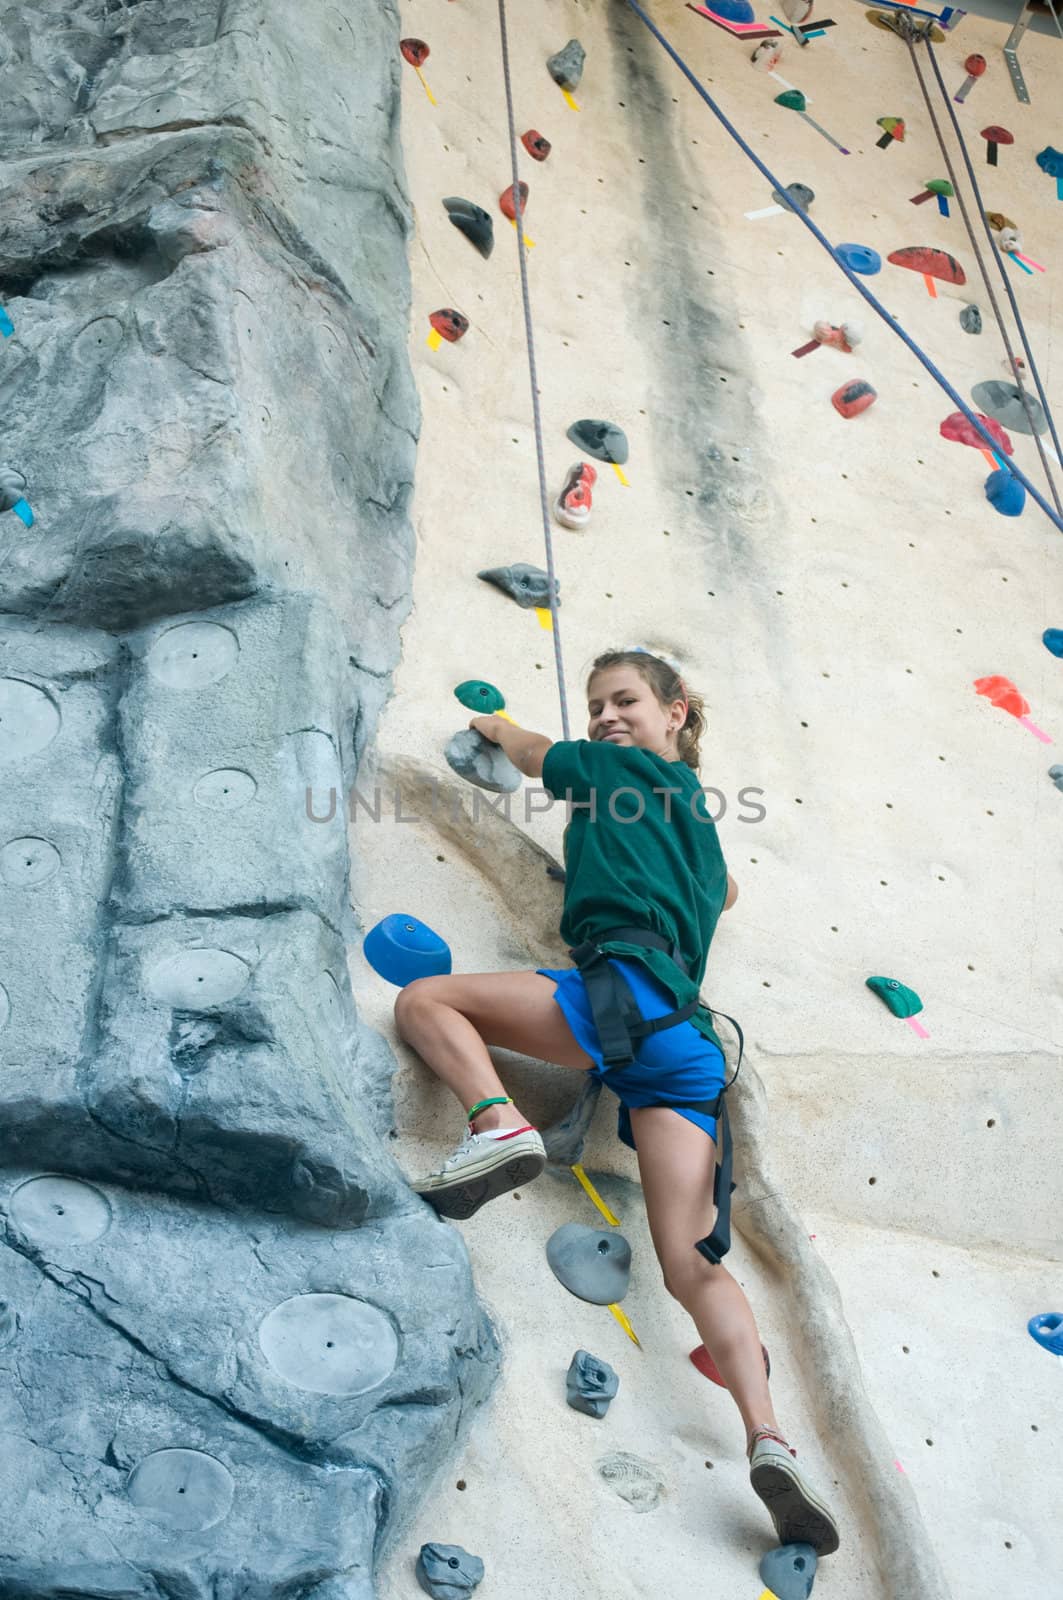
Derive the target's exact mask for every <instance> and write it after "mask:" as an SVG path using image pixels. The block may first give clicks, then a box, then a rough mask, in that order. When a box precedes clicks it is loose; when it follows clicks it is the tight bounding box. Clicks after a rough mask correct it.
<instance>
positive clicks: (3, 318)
mask: <svg viewBox="0 0 1063 1600" xmlns="http://www.w3.org/2000/svg"><path fill="white" fill-rule="evenodd" d="M14 331H15V324H14V323H13V322H12V320H11V318H10V317H9V316H8V314H7V312H6V311H5V310H4V308H3V306H0V333H2V334H3V336H4V338H5V339H10V337H11V335H12V334H13V333H14Z"/></svg>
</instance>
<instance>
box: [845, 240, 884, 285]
mask: <svg viewBox="0 0 1063 1600" xmlns="http://www.w3.org/2000/svg"><path fill="white" fill-rule="evenodd" d="M834 253H835V255H836V256H838V257H839V258H840V259H841V261H843V262H844V264H845V265H846V266H847V267H848V268H849V271H850V272H858V273H861V274H862V275H863V276H864V277H865V278H872V277H874V275H875V273H876V272H881V271H882V257H881V256H880V255H879V253H878V251H877V250H872V248H871V246H870V245H869V244H836V245H835V246H834Z"/></svg>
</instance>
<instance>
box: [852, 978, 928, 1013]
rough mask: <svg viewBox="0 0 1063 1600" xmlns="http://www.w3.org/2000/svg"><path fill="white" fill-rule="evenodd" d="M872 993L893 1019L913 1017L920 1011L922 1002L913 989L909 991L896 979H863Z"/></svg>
mask: <svg viewBox="0 0 1063 1600" xmlns="http://www.w3.org/2000/svg"><path fill="white" fill-rule="evenodd" d="M864 982H865V983H866V984H867V987H868V988H869V989H870V990H871V991H872V993H874V994H877V995H878V997H879V999H880V1000H884V1001H885V1002H886V1004H887V1005H888V1006H889V1008H890V1010H891V1011H892V1012H893V1015H894V1016H895V1017H914V1016H915V1015H916V1013H917V1012H919V1011H922V1009H923V1002H922V1001H921V1000H920V998H919V996H918V995H917V994H916V992H915V990H914V989H909V988H908V987H907V986H906V985H905V984H903V983H901V982H900V980H899V979H897V978H865V979H864Z"/></svg>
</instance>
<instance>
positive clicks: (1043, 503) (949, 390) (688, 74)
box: [499, 0, 1063, 533]
mask: <svg viewBox="0 0 1063 1600" xmlns="http://www.w3.org/2000/svg"><path fill="white" fill-rule="evenodd" d="M626 3H627V5H629V6H630V7H631V10H632V11H633V12H634V13H635V15H636V16H637V17H638V18H639V20H640V22H643V23H644V24H645V25H646V27H647V28H648V29H649V31H650V33H652V34H653V36H654V38H655V39H656V40H657V43H658V44H659V45H660V46H661V47H662V49H664V50H665V51H666V52H667V53H668V55H670V56H671V58H672V60H673V61H674V62H675V64H676V66H677V67H678V68H679V70H680V72H681V73H682V74H683V76H684V77H685V78H687V79H688V80H689V82H690V83H691V84H692V85H693V87H694V89H695V90H696V92H697V93H698V94H699V95H700V96H701V98H702V99H703V100H704V102H705V104H706V105H707V106H708V108H709V110H710V111H711V112H712V114H713V116H714V117H715V118H716V119H717V121H718V122H720V123H721V124H722V125H723V127H724V128H725V129H726V130H727V132H728V133H729V134H730V135H731V138H732V139H733V140H734V141H735V143H736V144H737V145H738V147H739V149H740V150H741V151H742V152H743V154H744V155H747V156H748V157H749V159H750V161H752V163H753V165H754V166H755V167H756V168H757V170H758V172H760V173H762V174H763V176H764V177H765V178H766V179H767V180H768V182H769V183H770V184H771V186H772V188H773V189H775V190H778V191H779V192H780V193H782V192H783V191H784V188H785V186H784V184H783V183H782V181H781V179H779V178H777V177H776V176H775V174H774V173H773V172H771V171H769V169H768V168H767V167H766V166H765V165H764V163H763V161H761V159H760V157H759V156H758V155H756V153H755V152H754V151H753V150H751V149H750V147H749V145H748V144H747V143H746V141H745V140H744V139H743V138H742V135H741V134H740V133H739V132H738V129H737V128H736V127H735V126H734V125H733V123H731V122H730V121H729V120H728V118H727V116H726V115H725V114H724V112H723V111H722V110H721V109H720V107H719V106H718V105H717V104H716V102H715V100H714V99H713V98H712V96H711V95H710V94H709V92H708V90H707V89H706V88H705V86H704V84H703V83H702V82H701V80H700V79H699V78H698V77H696V76H695V74H694V73H693V72H692V71H691V70H690V68H689V67H688V66H687V64H686V62H685V61H684V60H683V57H682V56H681V55H680V54H679V52H678V50H676V49H674V48H673V46H672V45H671V44H669V42H668V40H667V39H666V38H665V36H664V34H663V33H662V32H661V30H660V29H659V28H658V27H657V25H656V23H655V22H653V21H652V20H651V18H650V17H648V16H647V15H646V13H645V11H644V10H643V9H642V7H641V5H640V4H639V0H626ZM499 4H500V5H501V4H502V0H499ZM794 215H795V216H796V217H797V218H798V219H799V221H801V222H802V223H803V224H804V226H805V227H806V228H807V229H808V231H809V232H810V233H811V234H812V236H813V238H815V239H817V240H818V241H819V243H820V244H821V245H822V246H823V248H824V250H826V252H827V254H828V255H829V256H830V258H831V260H832V261H833V262H834V264H835V266H836V267H837V268H838V270H839V271H840V272H842V273H843V274H844V275H845V277H846V278H847V279H848V280H849V282H850V283H851V284H852V286H853V288H854V289H855V290H856V292H857V293H858V294H859V295H860V296H861V297H862V298H863V299H864V300H866V301H867V303H868V305H869V306H870V307H871V309H872V310H873V311H874V312H875V314H876V316H879V317H881V318H882V320H883V322H884V323H885V324H886V325H887V327H889V328H891V329H892V331H893V332H894V333H895V334H896V335H897V337H898V338H899V339H900V340H901V341H902V343H903V344H905V345H907V347H908V349H909V350H910V351H911V352H912V354H913V355H914V356H915V358H916V360H917V361H918V362H919V363H920V365H921V366H923V367H925V369H926V371H927V372H928V373H929V374H930V376H931V377H932V378H933V379H934V382H935V383H937V384H938V385H939V386H940V387H941V388H942V389H943V390H944V391H945V393H946V394H947V395H948V397H949V399H950V400H951V401H952V403H953V405H954V406H955V407H956V409H957V411H961V412H962V413H963V415H964V416H965V417H966V418H967V421H968V422H969V423H970V424H971V426H972V427H973V428H974V430H975V432H976V433H977V434H978V435H979V437H980V438H981V439H983V440H984V441H985V447H986V449H987V450H991V451H993V453H994V454H995V455H996V456H997V459H998V460H1000V461H1001V463H1002V465H1003V467H1004V469H1005V470H1006V471H1007V472H1010V473H1011V475H1012V477H1013V478H1016V479H1017V480H1018V482H1019V483H1021V484H1022V486H1023V488H1024V489H1025V490H1026V492H1027V494H1028V495H1029V496H1030V499H1031V500H1032V501H1033V502H1034V504H1035V505H1038V506H1040V508H1041V510H1042V511H1043V512H1044V514H1045V516H1046V517H1047V518H1048V520H1049V522H1051V523H1052V525H1053V527H1055V528H1057V529H1058V530H1059V532H1060V533H1063V517H1060V516H1059V515H1058V514H1057V513H1056V512H1055V511H1053V509H1052V507H1051V506H1050V505H1049V504H1048V501H1047V500H1046V499H1045V498H1044V496H1043V495H1042V494H1041V492H1040V490H1038V489H1037V488H1035V487H1034V485H1033V484H1032V483H1031V482H1030V480H1029V478H1028V477H1027V476H1026V474H1025V473H1024V472H1023V471H1021V469H1020V468H1019V467H1017V466H1016V465H1015V464H1014V463H1013V461H1012V460H1011V458H1010V457H1009V456H1005V455H1003V453H1002V452H1001V450H1000V446H999V444H998V443H997V441H996V439H994V438H993V435H992V434H991V433H990V432H989V430H988V429H987V428H986V427H985V426H984V425H983V424H982V423H981V422H980V421H979V420H978V418H977V417H976V416H975V414H974V412H973V411H972V410H971V408H970V406H969V405H968V404H967V402H966V401H965V400H963V399H961V397H960V395H959V394H958V393H957V392H956V390H955V389H954V388H953V387H952V384H951V383H950V382H949V380H948V379H947V378H946V377H945V375H944V373H942V372H940V371H939V370H938V368H937V367H936V366H935V365H934V363H933V362H932V361H931V359H930V357H929V356H928V355H926V354H924V352H923V351H922V350H921V349H920V347H919V346H918V345H917V344H916V342H915V340H914V339H913V338H912V337H911V335H910V334H908V333H906V332H905V330H904V329H903V328H902V327H901V325H900V323H899V322H898V321H897V319H896V317H891V316H890V314H889V312H888V311H887V310H886V308H885V306H884V305H883V304H882V302H881V301H880V300H878V299H876V297H875V296H874V295H873V294H872V293H871V291H870V290H869V289H867V288H865V286H864V285H863V284H862V283H861V282H860V280H859V278H857V276H856V275H855V273H853V272H851V271H850V269H849V268H848V267H847V266H846V265H845V262H844V261H842V259H841V258H840V256H839V255H838V253H837V251H836V250H835V248H834V246H833V245H832V244H831V242H830V240H829V239H828V238H827V236H826V235H825V234H824V233H823V232H821V230H820V229H819V228H818V227H817V226H816V224H815V223H814V222H813V221H812V218H811V217H810V216H809V215H808V213H807V211H802V210H801V208H800V207H799V206H795V207H794Z"/></svg>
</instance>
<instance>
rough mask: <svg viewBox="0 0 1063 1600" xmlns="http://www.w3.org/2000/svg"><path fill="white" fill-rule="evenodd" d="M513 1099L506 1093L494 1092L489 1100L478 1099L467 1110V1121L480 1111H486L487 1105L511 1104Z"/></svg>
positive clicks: (476, 1115)
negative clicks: (470, 1108)
mask: <svg viewBox="0 0 1063 1600" xmlns="http://www.w3.org/2000/svg"><path fill="white" fill-rule="evenodd" d="M512 1104H513V1101H512V1100H511V1099H510V1097H509V1095H508V1094H496V1095H494V1096H493V1097H492V1098H491V1099H490V1100H478V1101H477V1102H476V1104H475V1105H474V1106H473V1108H472V1110H471V1111H470V1112H469V1116H468V1121H469V1122H471V1121H472V1120H473V1118H474V1117H478V1116H479V1115H480V1112H481V1111H486V1110H487V1108H488V1106H511V1105H512Z"/></svg>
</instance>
